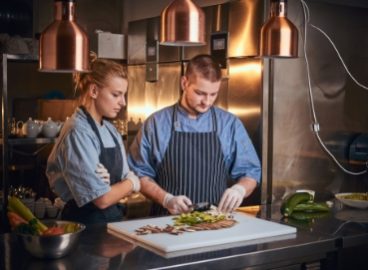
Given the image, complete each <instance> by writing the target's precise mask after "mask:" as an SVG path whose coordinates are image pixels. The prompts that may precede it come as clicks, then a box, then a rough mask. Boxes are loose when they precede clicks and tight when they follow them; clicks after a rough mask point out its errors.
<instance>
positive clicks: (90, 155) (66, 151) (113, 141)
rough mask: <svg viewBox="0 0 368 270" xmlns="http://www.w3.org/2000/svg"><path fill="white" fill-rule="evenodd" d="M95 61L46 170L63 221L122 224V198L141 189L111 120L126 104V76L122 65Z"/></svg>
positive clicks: (80, 77)
mask: <svg viewBox="0 0 368 270" xmlns="http://www.w3.org/2000/svg"><path fill="white" fill-rule="evenodd" d="M91 57H92V59H91V72H90V73H79V74H75V75H74V81H75V87H76V91H78V92H79V94H80V95H79V107H78V108H77V109H76V110H75V112H74V114H73V115H72V117H71V118H70V119H69V120H68V121H66V123H65V124H64V127H63V129H62V130H61V133H60V135H59V138H58V140H57V142H56V144H55V146H54V147H53V150H52V152H51V153H50V156H49V158H48V162H47V169H46V174H47V177H48V180H49V184H50V187H51V189H52V190H53V191H54V192H55V193H56V194H57V195H58V196H60V197H61V198H62V199H63V200H64V201H65V202H66V205H65V207H64V209H63V212H62V219H66V220H73V221H78V222H82V223H85V224H93V223H107V222H114V221H118V220H121V219H122V217H123V209H121V206H120V205H119V204H118V202H119V200H120V199H121V198H123V197H125V196H127V195H129V194H130V193H132V192H137V191H139V189H140V182H139V179H138V178H137V177H136V176H135V175H134V173H133V172H131V171H130V170H129V167H128V163H127V156H126V152H125V148H124V145H123V143H122V139H121V136H120V134H119V133H118V131H117V130H116V129H115V127H114V126H113V125H112V124H111V123H110V122H109V121H107V120H106V119H111V118H115V117H116V116H117V115H118V113H119V111H120V110H121V109H122V108H123V107H124V106H126V101H125V94H126V92H127V87H128V81H127V74H126V72H125V70H124V68H123V67H122V66H121V65H120V64H118V63H117V62H114V61H111V60H106V59H97V58H96V57H95V56H94V55H92V56H91Z"/></svg>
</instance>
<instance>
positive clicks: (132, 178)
mask: <svg viewBox="0 0 368 270" xmlns="http://www.w3.org/2000/svg"><path fill="white" fill-rule="evenodd" d="M126 179H127V180H129V181H130V182H132V185H133V191H134V192H138V191H139V190H140V189H141V181H140V180H139V178H138V176H136V175H135V174H134V173H133V172H132V171H129V172H128V174H127V176H126Z"/></svg>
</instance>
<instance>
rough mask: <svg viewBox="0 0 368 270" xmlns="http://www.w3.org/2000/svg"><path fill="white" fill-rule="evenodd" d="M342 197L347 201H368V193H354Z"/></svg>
mask: <svg viewBox="0 0 368 270" xmlns="http://www.w3.org/2000/svg"><path fill="white" fill-rule="evenodd" d="M341 197H342V198H343V199H347V200H360V201H368V193H352V194H349V195H345V196H341Z"/></svg>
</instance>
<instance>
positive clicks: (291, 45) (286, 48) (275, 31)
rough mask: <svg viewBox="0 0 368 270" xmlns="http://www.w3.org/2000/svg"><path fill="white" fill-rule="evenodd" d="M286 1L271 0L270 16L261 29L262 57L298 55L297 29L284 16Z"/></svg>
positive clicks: (292, 56) (290, 56) (291, 56)
mask: <svg viewBox="0 0 368 270" xmlns="http://www.w3.org/2000/svg"><path fill="white" fill-rule="evenodd" d="M286 3H287V1H286V0H271V7H270V18H269V20H268V21H267V22H266V23H265V24H264V25H263V26H262V29H261V42H260V54H261V56H263V57H275V58H295V57H298V29H297V28H296V27H295V25H294V24H293V23H292V22H291V21H290V20H289V19H288V18H287V17H286V14H287V11H286V8H287V7H286Z"/></svg>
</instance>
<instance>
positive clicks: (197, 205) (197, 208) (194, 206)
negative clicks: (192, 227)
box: [189, 202, 211, 212]
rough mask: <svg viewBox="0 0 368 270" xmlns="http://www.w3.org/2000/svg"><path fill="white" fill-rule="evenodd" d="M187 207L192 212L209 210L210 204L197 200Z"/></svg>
mask: <svg viewBox="0 0 368 270" xmlns="http://www.w3.org/2000/svg"><path fill="white" fill-rule="evenodd" d="M189 208H190V209H191V211H192V212H193V211H199V212H203V211H207V210H209V209H210V208H211V204H210V203H209V202H199V203H195V204H192V205H191V206H189Z"/></svg>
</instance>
